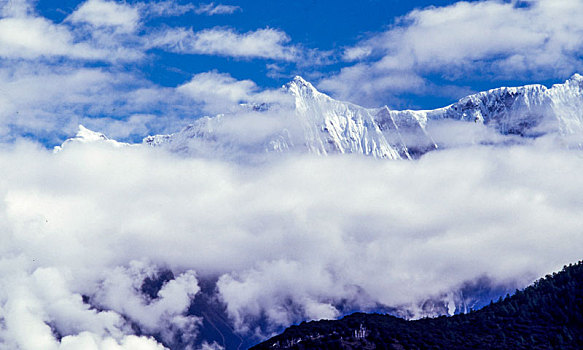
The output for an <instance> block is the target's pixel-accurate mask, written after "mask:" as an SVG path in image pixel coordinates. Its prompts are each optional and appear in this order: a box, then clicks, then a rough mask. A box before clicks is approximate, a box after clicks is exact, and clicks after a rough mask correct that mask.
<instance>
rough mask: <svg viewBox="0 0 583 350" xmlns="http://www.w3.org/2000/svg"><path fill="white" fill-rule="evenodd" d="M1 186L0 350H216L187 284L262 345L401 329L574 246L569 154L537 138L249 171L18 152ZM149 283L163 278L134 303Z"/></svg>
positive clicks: (579, 185)
mask: <svg viewBox="0 0 583 350" xmlns="http://www.w3.org/2000/svg"><path fill="white" fill-rule="evenodd" d="M0 169H2V176H1V177H0V241H1V242H2V244H1V245H0V285H1V286H2V288H0V344H2V347H3V348H11V349H80V348H83V349H162V348H163V347H164V346H168V347H172V346H173V344H177V343H178V342H179V343H180V344H197V346H199V347H200V346H202V347H203V348H207V349H208V348H219V345H218V344H216V343H213V344H208V343H204V342H203V340H204V339H202V336H201V335H200V334H199V330H200V326H201V324H202V322H203V316H200V315H199V316H195V315H194V314H193V313H192V312H189V308H190V307H191V304H192V301H193V300H194V299H195V298H196V296H197V295H199V294H200V293H201V281H213V286H214V289H211V293H212V294H213V297H214V298H215V299H216V300H217V301H218V302H219V303H221V304H222V305H223V306H224V308H225V310H224V311H225V312H226V315H227V316H228V319H229V322H230V323H231V325H232V327H233V328H234V329H235V331H236V332H238V333H239V334H241V335H246V336H248V335H249V334H256V335H259V337H261V336H267V335H269V334H271V333H272V332H274V331H278V330H280V329H281V328H282V327H285V326H288V325H290V324H293V323H296V322H299V321H302V320H309V319H321V318H335V317H339V316H341V315H342V313H343V310H364V311H366V310H373V309H375V308H378V307H379V305H381V306H394V307H404V308H407V307H409V310H412V312H413V313H414V312H415V306H416V305H419V303H421V302H423V301H424V300H428V299H429V298H434V297H436V296H440V295H444V294H446V293H449V292H451V291H455V290H458V289H460V288H462V287H463V286H464V285H466V284H467V283H468V282H472V281H476V280H480V279H484V278H486V279H488V281H490V282H491V283H492V284H495V285H504V286H509V287H523V286H526V285H527V284H529V283H530V282H532V281H533V280H535V279H536V278H539V277H542V276H544V275H545V274H547V273H549V272H552V271H555V270H557V269H560V267H561V266H562V265H563V264H567V263H570V262H575V261H577V260H579V259H581V251H580V247H581V246H582V245H583V235H581V218H580V213H581V212H582V210H583V182H581V181H580V174H581V173H583V155H582V153H581V152H580V151H578V150H574V149H569V148H567V147H564V145H561V144H560V143H557V142H556V140H553V139H551V138H550V137H549V138H543V139H539V140H536V141H533V142H531V143H530V144H528V145H515V146H506V147H502V146H468V147H458V148H452V149H447V150H442V151H436V152H431V153H428V154H426V155H424V156H423V157H422V158H421V159H419V160H417V161H383V160H375V159H370V158H366V157H357V156H333V157H313V156H308V155H303V156H301V155H288V156H281V157H278V159H275V160H270V161H268V162H263V163H260V164H253V165H248V164H241V163H236V162H229V161H220V160H209V159H202V158H188V157H183V156H179V155H175V154H171V153H168V152H166V151H164V150H158V149H151V148H146V147H121V148H116V147H112V146H111V145H109V144H107V143H89V144H81V143H78V144H77V143H72V144H70V145H69V146H68V147H66V148H65V149H64V150H62V151H61V152H58V153H53V152H52V151H50V150H47V149H46V148H44V147H42V146H39V145H38V144H34V143H31V142H28V141H20V142H16V143H13V144H10V145H3V146H2V147H0ZM162 270H166V271H171V272H172V275H173V278H171V279H167V280H165V281H163V282H164V283H162V284H161V286H160V287H161V289H160V290H159V291H158V293H157V296H156V295H154V297H152V296H150V297H149V296H147V295H146V294H147V293H144V290H143V288H142V287H143V285H144V281H146V280H147V279H149V278H150V279H152V278H155V277H156V276H157V275H158V274H159V273H160V271H162ZM413 316H415V315H414V314H413ZM418 316H419V315H418ZM154 335H155V336H156V339H154V338H153V337H152V336H154ZM258 339H259V338H258Z"/></svg>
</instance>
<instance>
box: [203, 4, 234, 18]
mask: <svg viewBox="0 0 583 350" xmlns="http://www.w3.org/2000/svg"><path fill="white" fill-rule="evenodd" d="M237 11H241V7H239V6H233V5H222V4H215V3H214V2H211V3H208V4H200V5H199V6H198V7H197V8H196V9H195V10H194V12H196V13H197V14H199V15H202V14H204V15H207V16H214V15H230V14H233V13H235V12H237Z"/></svg>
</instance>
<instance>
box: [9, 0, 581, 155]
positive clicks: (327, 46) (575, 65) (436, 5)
mask: <svg viewBox="0 0 583 350" xmlns="http://www.w3.org/2000/svg"><path fill="white" fill-rule="evenodd" d="M0 6H2V7H0V8H1V12H0V14H1V18H0V102H2V104H1V105H2V107H0V139H2V140H3V141H11V140H12V141H13V140H14V139H16V138H18V137H20V136H26V137H31V138H34V139H38V140H40V141H42V142H43V143H45V144H48V145H52V144H57V143H59V142H60V141H62V139H63V138H65V137H66V136H68V135H70V134H71V133H73V132H74V130H75V129H76V125H78V124H79V123H83V124H86V125H88V126H89V127H91V128H93V129H99V130H102V131H104V132H106V133H108V134H109V135H110V136H112V137H116V138H120V139H123V140H134V141H137V140H140V139H141V138H142V137H144V136H145V135H147V134H151V133H160V132H173V131H176V130H177V129H179V128H180V127H181V126H183V125H185V124H187V123H188V122H189V121H191V120H193V119H196V118H198V117H200V116H202V115H205V114H213V113H220V112H222V111H221V108H220V107H221V101H222V99H224V97H225V96H230V97H229V98H227V99H225V101H226V102H225V104H228V103H227V102H246V101H248V100H253V101H256V100H257V98H258V96H262V95H261V93H262V92H265V91H270V90H272V89H275V88H277V87H279V86H281V85H282V84H284V83H285V82H287V81H289V80H290V79H291V78H292V77H293V76H294V75H302V76H303V77H304V78H306V79H307V80H309V81H311V82H312V83H313V84H314V85H315V86H316V87H318V89H320V90H322V91H324V92H326V93H328V94H329V95H331V96H332V97H334V98H338V99H342V100H347V101H351V102H354V103H357V104H361V105H364V106H369V107H375V106H382V105H388V106H389V107H391V108H395V109H403V108H413V109H419V108H424V109H427V108H436V107H441V106H445V105H447V104H449V103H452V102H454V101H455V100H457V99H459V98H460V97H463V96H465V95H467V94H470V93H472V92H477V91H481V90H486V89H489V88H494V87H498V86H502V85H522V84H530V83H542V84H546V85H550V84H552V83H558V82H562V81H564V80H565V79H566V78H568V77H569V76H570V75H571V74H573V73H575V72H580V71H581V70H582V65H583V63H582V62H583V39H581V38H583V24H581V23H580V22H581V21H580V18H581V15H583V2H582V1H579V0H576V1H575V0H568V1H567V0H559V1H554V0H553V1H550V0H532V1H518V0H513V1H498V0H484V1H473V2H455V1H437V0H436V1H425V0H423V1H421V0H415V1H398V0H392V1H380V0H367V1H359V2H356V1H324V0H309V1H267V0H265V1H251V0H248V1H222V2H219V1H215V2H187V1H180V0H160V1H147V2H140V1H133V0H132V1H123V2H122V1H114V0H87V1H76V0H75V1H73V0H66V1H60V2H58V4H57V5H56V4H55V2H53V1H44V0H39V1H29V0H10V1H4V2H2V3H1V4H0ZM557 19H560V20H557ZM188 84H190V85H188ZM185 86H187V87H188V88H184V87H185ZM193 86H194V87H197V86H198V87H200V88H199V89H198V90H196V89H194V90H193V89H192V87H193ZM202 87H204V89H203V88H202ZM202 90H204V91H202ZM185 91H187V93H185ZM203 92H204V93H203ZM201 93H202V95H201ZM211 93H214V94H215V96H212V97H211V96H210V95H209V94H211ZM203 95H204V96H203ZM210 100H212V108H210V107H209V106H208V105H209V101H210ZM227 100H230V101H227ZM235 100H236V101H235ZM224 109H225V110H226V111H228V106H226V105H225V108H224Z"/></svg>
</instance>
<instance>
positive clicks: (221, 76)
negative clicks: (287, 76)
mask: <svg viewBox="0 0 583 350" xmlns="http://www.w3.org/2000/svg"><path fill="white" fill-rule="evenodd" d="M177 89H178V91H179V92H181V93H183V94H185V95H187V96H189V97H191V98H193V99H194V100H195V101H198V102H202V103H204V109H205V110H206V111H207V112H210V113H217V114H218V113H228V112H233V111H237V110H240V109H241V105H240V104H241V103H251V104H257V105H259V104H262V103H268V104H269V103H281V104H285V103H286V102H292V101H291V97H290V96H287V95H285V94H284V93H282V92H280V91H277V90H261V89H260V88H259V87H258V86H257V85H256V84H255V82H253V81H251V80H237V79H235V78H233V77H232V76H231V75H229V74H226V73H218V72H216V71H211V72H205V73H199V74H196V75H195V76H193V77H192V79H191V80H190V81H189V82H188V83H186V84H183V85H181V86H179V87H178V88H177Z"/></svg>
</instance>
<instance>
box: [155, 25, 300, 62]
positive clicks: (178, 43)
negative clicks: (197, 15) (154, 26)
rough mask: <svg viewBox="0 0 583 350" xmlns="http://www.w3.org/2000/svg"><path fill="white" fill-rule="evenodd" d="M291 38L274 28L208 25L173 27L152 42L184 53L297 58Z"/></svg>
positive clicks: (278, 58) (159, 34)
mask: <svg viewBox="0 0 583 350" xmlns="http://www.w3.org/2000/svg"><path fill="white" fill-rule="evenodd" d="M289 41H290V38H289V37H288V36H287V34H285V33H284V32H282V31H280V30H277V29H271V28H266V29H258V30H256V31H250V32H247V33H238V32H236V31H234V30H233V29H227V28H212V29H204V30H201V31H198V32H194V31H193V30H192V29H185V28H171V29H168V30H165V31H162V32H159V33H158V34H156V35H153V36H151V37H150V40H149V44H148V46H149V47H161V48H164V49H167V50H170V51H172V52H177V53H183V54H200V55H219V56H230V57H238V58H266V59H277V60H284V61H293V60H296V59H297V57H298V49H297V48H296V47H294V46H288V45H287V43H288V42H289Z"/></svg>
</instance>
